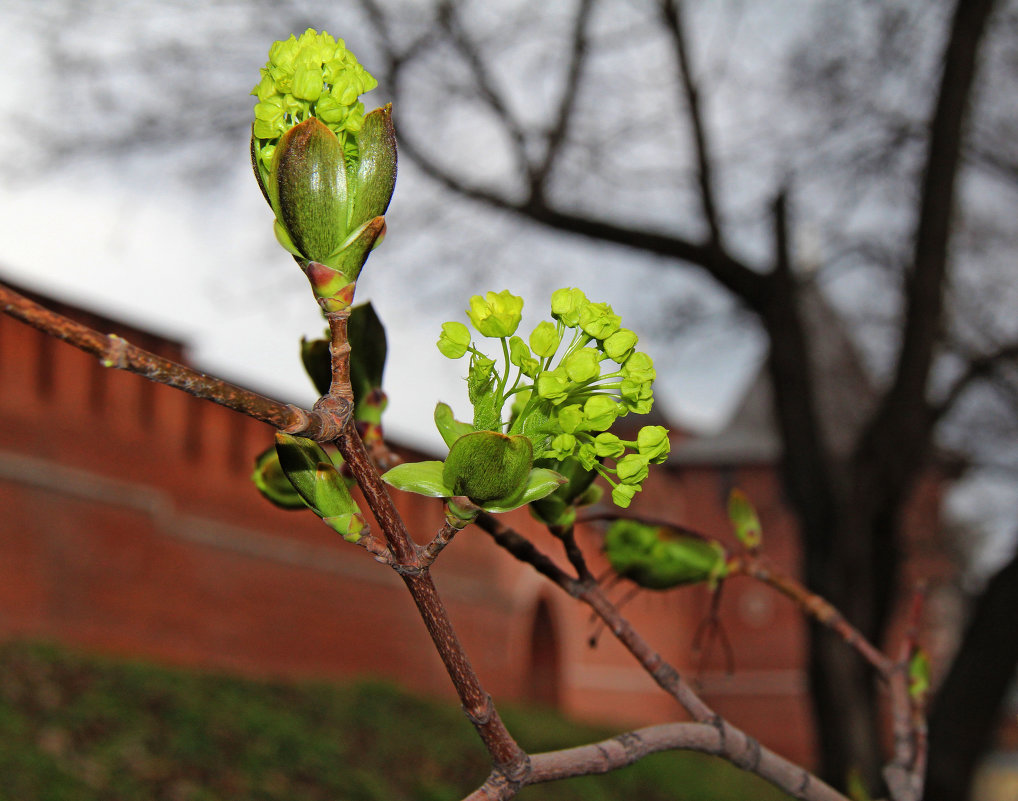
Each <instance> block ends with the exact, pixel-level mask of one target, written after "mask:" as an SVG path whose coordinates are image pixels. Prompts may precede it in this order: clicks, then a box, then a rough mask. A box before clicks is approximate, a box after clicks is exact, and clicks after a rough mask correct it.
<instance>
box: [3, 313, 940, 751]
mask: <svg viewBox="0 0 1018 801" xmlns="http://www.w3.org/2000/svg"><path fill="white" fill-rule="evenodd" d="M47 305H49V306H50V307H53V306H54V305H55V304H53V303H51V302H47ZM58 310H60V311H64V312H65V313H68V312H69V313H72V314H74V315H75V316H76V317H78V318H79V319H81V318H82V317H84V318H85V319H84V321H85V322H87V323H89V324H90V325H92V326H94V327H97V328H99V329H100V330H103V331H107V332H115V333H117V334H119V335H120V336H123V337H124V338H126V339H128V340H129V341H131V342H132V343H134V344H138V345H141V346H142V347H145V348H147V349H149V350H154V351H156V352H158V353H160V354H161V355H164V356H168V357H169V358H176V359H180V358H182V356H183V349H182V347H181V346H180V344H179V343H175V342H172V341H168V340H165V339H161V338H159V337H155V336H153V335H151V334H148V333H146V332H144V331H140V330H137V329H133V328H130V327H129V326H124V325H122V324H119V323H117V322H116V321H112V320H107V319H104V318H101V317H97V316H95V315H89V314H87V313H83V312H80V310H74V309H72V308H70V307H63V308H60V309H58ZM0 420H2V421H3V425H2V426H0V636H2V637H13V636H30V637H43V638H51V639H56V640H59V641H62V642H67V643H71V644H75V645H79V646H85V647H87V648H93V649H99V650H103V651H107V652H115V653H120V654H130V655H141V656H145V657H150V658H156V659H159V660H162V661H165V662H168V663H173V664H182V665H192V666H199V667H203V668H215V669H228V670H234V671H239V672H243V673H246V674H252V675H285V676H316V677H348V676H352V675H373V676H379V675H380V676H387V677H389V678H393V679H396V680H398V681H400V682H402V683H404V684H405V685H406V686H408V687H410V688H412V689H414V690H417V691H422V692H425V693H428V694H436V695H443V696H451V695H452V690H451V687H450V685H449V681H448V678H447V677H446V675H445V673H444V670H443V668H442V666H441V664H440V662H439V660H438V658H437V656H436V655H435V654H434V651H433V649H432V648H431V646H430V643H429V642H428V639H427V635H426V633H425V631H424V628H423V626H422V625H421V623H420V620H419V618H418V617H417V615H416V612H415V610H414V608H413V604H412V602H411V601H410V598H409V596H408V594H407V593H406V592H405V590H404V588H403V587H402V585H401V582H400V580H399V579H398V577H397V576H395V574H393V573H392V571H390V570H388V569H386V568H384V567H382V566H380V565H378V564H376V563H375V562H374V561H373V560H372V559H371V558H370V557H369V556H368V555H367V554H366V553H364V552H363V551H362V550H361V549H359V548H357V547H355V546H352V545H349V544H347V543H344V542H343V541H342V540H340V539H339V538H338V537H337V536H336V535H335V534H334V533H333V532H332V531H330V530H329V529H328V528H326V527H325V526H324V525H322V524H321V523H320V522H319V521H318V520H317V519H316V518H315V517H314V516H313V515H311V514H310V513H290V512H284V511H282V510H278V509H276V508H274V507H272V506H270V505H269V504H268V503H266V502H264V501H263V500H262V499H261V498H260V497H258V495H257V493H256V492H255V490H254V489H253V487H252V486H251V484H250V482H249V480H248V474H249V472H250V469H251V465H252V462H253V459H254V456H255V455H256V454H257V453H258V452H260V451H261V450H263V449H264V448H265V447H266V446H267V445H268V444H269V443H270V442H271V433H272V432H271V430H270V429H268V428H267V427H266V426H264V425H262V424H260V423H257V422H254V421H251V420H250V419H248V418H244V417H242V416H240V415H236V414H234V413H232V412H229V411H228V410H226V409H223V408H221V407H218V406H215V405H214V404H211V403H208V402H205V401H198V400H195V399H193V398H190V397H189V396H186V395H184V394H183V393H180V392H177V391H173V390H170V389H167V388H166V387H162V386H158V385H155V384H152V383H150V382H147V381H145V380H143V379H141V378H138V377H136V376H133V375H128V374H125V373H122V372H120V371H116V370H110V369H106V368H103V367H101V366H100V365H99V364H98V362H97V361H96V360H95V359H93V358H92V357H89V356H87V355H85V354H83V353H81V352H79V351H76V350H74V349H73V348H71V347H69V346H66V345H64V344H62V343H59V342H56V341H54V340H52V339H50V338H48V337H45V336H43V335H41V334H39V333H37V332H35V331H34V330H32V329H30V328H28V327H26V326H23V325H21V324H19V323H17V322H15V321H13V320H11V319H10V318H7V317H4V316H0ZM734 485H738V486H740V487H742V488H743V489H744V490H745V491H746V492H747V493H748V494H749V495H750V497H752V498H753V499H754V502H755V503H756V504H757V505H758V509H759V511H760V513H761V516H762V519H763V524H764V530H765V532H766V537H767V542H766V549H767V553H768V555H769V557H770V558H771V559H772V560H773V561H774V562H775V563H777V564H778V565H780V566H781V567H783V568H784V569H787V570H793V571H794V570H795V567H796V564H797V560H798V557H799V555H798V551H797V549H796V547H795V542H796V538H795V532H794V526H793V524H792V521H791V520H790V518H789V516H788V514H787V512H786V511H785V510H784V508H783V507H782V506H781V504H780V502H779V500H778V499H779V498H780V492H779V488H778V485H777V479H776V476H775V473H774V471H773V469H772V468H771V467H770V466H768V465H749V466H742V467H739V468H738V469H731V470H722V469H719V468H718V467H717V466H713V465H704V466H686V467H683V468H681V469H675V470H659V471H656V473H655V472H652V477H651V479H650V480H649V481H648V483H647V485H646V489H645V491H644V492H643V493H642V494H641V495H640V496H639V498H638V506H637V507H636V508H637V509H638V510H639V511H641V512H642V513H644V514H647V515H649V516H653V517H657V518H664V519H670V520H673V521H674V522H678V523H682V524H685V525H687V526H690V527H692V528H695V529H698V530H701V531H704V532H707V533H711V534H718V533H726V532H727V531H728V524H727V521H726V518H725V514H724V498H725V496H726V495H727V492H728V489H729V488H730V487H731V486H734ZM937 501H938V493H937V491H935V490H934V489H929V490H928V491H926V492H925V494H924V495H923V496H922V501H921V502H920V503H917V504H916V509H915V510H914V511H913V515H914V516H915V517H916V519H915V521H914V522H913V527H914V529H915V530H927V531H928V530H932V529H935V528H936V526H935V524H936V514H937V509H938V504H937ZM397 502H398V505H399V508H400V511H401V513H402V514H403V515H404V517H405V519H406V520H407V521H408V523H409V525H410V528H411V530H412V531H414V532H415V533H416V536H418V538H419V539H421V540H424V539H426V538H427V537H429V536H430V534H431V532H434V531H435V530H436V529H437V528H438V527H439V526H440V524H441V520H442V513H441V505H440V504H439V503H438V502H435V501H433V500H431V499H424V498H420V497H418V496H412V495H406V494H400V493H397ZM509 520H510V522H511V524H512V525H514V526H516V527H518V528H519V529H520V530H523V531H525V532H526V533H527V534H528V535H529V536H530V537H532V539H533V540H534V541H535V542H536V543H537V544H538V545H539V546H540V547H541V548H542V549H543V550H545V551H546V552H547V553H550V554H553V555H554V556H555V557H556V558H560V554H559V547H558V543H557V542H555V541H553V540H552V538H551V537H550V536H549V535H548V534H547V532H542V531H541V530H540V529H539V528H538V527H537V526H535V525H533V524H532V522H531V520H530V518H529V516H528V515H527V514H526V512H517V513H514V514H513V515H510V516H509ZM579 536H580V540H581V542H582V543H583V544H584V545H585V547H586V549H587V551H588V553H589V554H591V560H592V568H593V570H594V571H595V573H596V574H600V573H602V572H604V570H605V568H606V564H605V563H604V561H603V559H601V557H600V555H599V554H598V553H597V551H598V540H599V533H598V531H596V530H594V529H592V528H591V529H584V530H581V532H580V534H579ZM927 557H928V558H927ZM927 557H924V558H927V562H926V564H925V568H924V569H929V568H930V566H931V565H936V564H938V562H937V559H938V558H939V557H937V552H936V551H930V553H929V554H927ZM942 561H943V560H941V562H942ZM434 574H435V580H436V584H437V585H438V587H439V590H440V592H441V593H442V595H443V598H444V599H445V601H446V603H447V605H448V607H449V612H450V615H451V617H452V619H453V622H454V624H455V626H456V628H457V631H458V633H459V635H460V637H461V639H462V641H463V643H464V646H465V647H466V650H467V652H468V653H469V655H470V658H471V660H472V662H473V663H474V666H475V668H476V669H477V670H478V672H479V674H480V675H481V678H482V680H483V681H484V683H485V685H486V686H487V688H488V689H489V690H490V691H491V692H492V694H493V695H494V696H495V697H496V698H513V699H529V700H532V701H536V702H546V703H547V702H555V703H557V704H558V705H559V706H560V707H561V708H562V709H564V710H565V711H567V712H570V713H573V714H575V715H577V716H580V717H584V718H588V719H593V720H601V721H605V722H610V723H613V724H622V725H630V724H633V725H641V724H648V723H656V722H663V721H666V720H671V719H676V718H682V717H683V714H682V713H681V710H680V709H679V708H678V705H677V704H676V703H675V702H673V701H671V700H670V699H669V698H667V697H665V696H664V695H663V694H662V693H660V691H658V690H657V688H656V687H655V686H654V684H653V682H652V681H651V679H650V678H649V677H648V676H647V675H646V674H645V673H643V672H642V671H641V670H640V669H639V668H638V667H637V666H636V665H635V663H634V661H633V659H632V658H631V657H630V656H629V654H628V653H627V652H625V650H624V649H623V648H622V647H621V646H620V645H618V644H617V643H616V642H615V641H614V639H613V638H612V637H610V636H609V635H606V634H604V633H603V632H600V633H599V631H598V629H597V627H596V626H595V625H594V624H593V623H592V622H591V620H590V616H589V613H588V612H585V611H584V609H583V608H581V607H579V606H577V605H576V604H574V603H572V602H571V601H570V599H568V598H567V597H565V596H564V595H563V594H562V593H561V592H558V591H557V590H555V588H553V587H551V586H549V585H547V583H546V582H544V581H543V580H542V579H541V578H540V577H539V576H538V575H537V574H536V573H535V572H534V571H533V570H531V569H530V568H528V567H525V566H522V565H519V564H518V563H516V562H515V561H514V560H512V559H511V558H510V557H508V556H506V555H504V554H503V553H502V552H501V551H500V550H499V549H498V548H497V547H495V546H494V545H493V543H492V542H491V541H490V540H489V539H488V538H487V537H486V536H485V535H483V534H482V533H480V532H478V531H476V530H472V529H468V530H466V531H464V532H463V533H461V534H460V535H459V536H458V537H457V539H456V541H455V542H454V543H453V545H452V546H450V547H449V548H448V549H447V550H446V551H445V552H444V553H443V554H442V557H441V558H440V560H439V562H438V563H437V565H436V567H435V570H434ZM626 592H627V590H626V588H625V587H623V586H621V585H620V586H616V587H614V588H613V589H612V590H611V595H612V597H614V598H619V599H620V598H622V597H623V596H624V595H626ZM709 609H710V597H709V594H708V593H707V592H706V590H705V589H704V588H689V589H683V590H677V591H673V592H669V593H652V592H644V593H641V594H639V595H638V596H636V597H635V598H633V599H631V600H630V601H628V603H627V604H626V606H625V607H624V613H625V615H626V616H627V617H629V618H630V620H631V621H632V622H633V624H634V625H635V626H636V628H637V630H639V631H641V633H643V634H644V635H645V636H646V638H647V639H648V640H649V641H650V643H651V645H652V646H653V647H655V648H656V649H658V650H659V651H660V652H661V654H662V655H663V656H664V657H665V658H667V659H669V660H670V661H672V663H673V664H675V665H676V666H677V667H678V668H679V669H680V670H681V671H683V673H684V674H685V675H687V676H689V677H690V678H691V679H693V680H695V681H698V682H699V683H700V684H701V685H702V686H703V688H704V692H705V694H706V697H707V699H708V700H709V702H710V703H712V704H713V705H715V706H716V707H717V709H718V711H720V712H721V713H722V714H724V715H726V716H728V717H730V718H731V719H732V720H733V721H734V722H735V723H737V724H739V725H743V726H744V727H745V728H747V729H748V730H749V731H750V732H752V733H755V734H757V735H759V737H760V739H761V740H762V741H763V742H764V743H765V744H767V745H768V746H769V747H772V748H774V749H776V750H778V751H779V752H781V753H783V754H786V755H788V756H790V757H792V758H795V759H807V760H808V759H810V758H811V755H812V750H811V746H810V735H809V715H808V707H807V703H806V696H805V679H804V675H803V669H802V665H803V655H804V627H803V624H802V621H801V618H800V616H799V614H798V612H797V611H796V610H795V609H794V607H793V606H792V604H791V603H790V602H788V601H786V600H784V599H783V598H780V597H778V596H776V595H774V594H773V593H770V592H769V591H767V590H766V589H764V588H761V587H758V586H755V585H754V584H752V583H750V582H748V581H745V580H743V581H731V582H728V585H726V586H725V588H724V590H723V593H722V597H721V603H720V614H721V621H722V624H723V627H724V630H725V632H726V633H727V636H728V638H729V640H730V641H731V643H732V645H733V647H734V664H735V672H734V673H729V672H728V670H727V665H726V660H725V659H724V652H723V649H722V648H721V646H720V645H719V644H718V643H717V642H715V643H714V644H713V647H711V648H709V649H705V652H704V654H702V655H701V654H697V653H694V649H693V647H692V646H693V640H694V636H695V634H696V632H697V630H698V628H699V627H700V625H701V623H702V621H703V620H704V619H705V618H706V617H707V615H708V612H709ZM598 635H599V636H598ZM591 637H595V638H596V640H597V645H596V647H594V648H591V647H590V645H589V641H590V639H591ZM775 721H780V725H778V726H776V725H774V724H775Z"/></svg>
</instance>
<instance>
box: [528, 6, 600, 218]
mask: <svg viewBox="0 0 1018 801" xmlns="http://www.w3.org/2000/svg"><path fill="white" fill-rule="evenodd" d="M593 7H594V1H593V0H580V2H579V5H578V7H577V9H576V16H575V17H574V18H573V36H572V45H571V47H570V49H569V52H570V56H569V68H568V71H567V73H566V81H565V84H564V85H563V87H562V94H561V96H560V97H559V105H558V110H557V112H556V114H555V121H554V122H553V123H552V125H551V127H550V128H549V130H548V142H547V146H546V148H545V151H544V158H542V159H541V163H540V164H539V165H538V166H537V167H536V168H535V170H534V172H533V177H532V181H531V187H530V192H531V197H532V198H533V199H534V201H535V202H538V203H543V202H544V194H545V190H546V188H547V186H548V180H549V178H550V177H551V173H552V169H553V167H554V164H555V161H556V159H557V158H558V155H559V152H560V151H561V149H562V145H563V144H564V143H565V141H566V137H567V135H568V133H569V128H570V125H571V124H572V121H573V111H574V110H575V108H576V98H577V96H578V95H579V87H580V80H581V78H582V76H583V69H584V67H585V65H586V63H587V54H588V52H589V50H588V47H587V22H588V20H589V19H590V16H591V12H592V10H593Z"/></svg>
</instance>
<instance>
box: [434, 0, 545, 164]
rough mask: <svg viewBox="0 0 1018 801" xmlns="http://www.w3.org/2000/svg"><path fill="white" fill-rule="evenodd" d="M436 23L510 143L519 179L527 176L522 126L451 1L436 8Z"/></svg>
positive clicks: (445, 1)
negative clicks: (461, 58) (459, 56)
mask: <svg viewBox="0 0 1018 801" xmlns="http://www.w3.org/2000/svg"><path fill="white" fill-rule="evenodd" d="M438 19H439V24H440V25H441V26H442V29H443V30H445V32H446V33H447V34H448V36H449V39H450V40H451V41H452V43H453V45H455V47H456V49H457V50H458V51H459V52H460V54H461V55H462V56H463V58H464V59H465V60H466V62H467V66H469V68H470V72H471V73H472V74H473V76H474V81H475V82H476V86H477V90H478V92H479V93H480V96H481V99H482V100H483V101H484V103H485V105H487V106H488V108H490V109H491V110H492V111H493V112H495V114H496V116H497V117H498V119H499V121H500V122H501V123H502V125H503V126H504V127H505V130H506V133H507V134H508V135H509V140H510V141H511V142H512V143H513V155H514V157H515V159H516V166H517V168H518V169H519V171H520V173H521V174H523V175H531V173H532V169H533V168H532V166H531V164H530V160H529V158H528V157H527V138H526V133H525V132H524V130H523V126H522V125H521V124H520V122H519V120H517V119H516V116H515V115H514V114H513V112H512V110H511V109H510V108H509V105H508V103H506V101H505V100H504V99H503V98H502V95H501V93H500V92H499V90H498V88H497V87H496V86H495V81H494V78H492V76H491V74H490V72H489V71H488V66H487V65H486V64H485V63H484V61H483V60H482V59H481V56H480V53H478V51H477V46H476V45H475V44H474V42H472V41H471V40H470V38H469V37H468V36H467V32H466V31H465V30H464V29H463V26H462V25H461V24H460V21H459V18H458V16H457V13H456V4H455V2H453V0H442V2H441V3H440V4H439V6H438Z"/></svg>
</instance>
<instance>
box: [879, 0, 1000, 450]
mask: <svg viewBox="0 0 1018 801" xmlns="http://www.w3.org/2000/svg"><path fill="white" fill-rule="evenodd" d="M993 6H994V0H972V1H971V2H969V1H968V0H960V1H959V2H958V4H957V6H956V9H955V14H954V19H953V21H952V25H951V31H950V37H949V40H948V43H947V48H946V51H945V53H944V68H943V74H942V75H941V80H940V89H939V92H938V95H937V102H936V108H935V110H934V113H933V116H932V118H931V120H930V124H929V146H928V151H927V155H926V165H925V168H924V171H923V178H922V186H921V190H920V205H919V218H918V222H917V225H916V233H915V246H914V252H913V259H912V269H911V271H910V273H909V275H908V277H907V281H906V314H905V324H904V330H903V335H902V344H901V349H900V351H899V354H898V363H897V367H896V369H895V376H894V383H893V385H892V387H891V389H890V390H889V392H888V393H887V395H886V396H885V398H884V403H883V404H882V406H881V409H880V411H879V412H878V415H877V417H876V418H875V420H874V424H873V426H872V427H871V429H870V431H869V432H868V434H869V439H870V441H871V442H874V443H875V442H877V441H883V442H884V443H885V444H886V446H887V447H890V448H892V449H894V450H896V451H898V452H899V453H901V452H903V451H909V450H917V449H916V448H915V445H916V443H915V442H913V441H907V442H902V441H901V440H902V438H908V439H909V440H915V439H916V438H917V437H924V436H925V433H924V431H923V430H922V427H921V426H919V427H917V426H916V425H914V424H910V421H909V420H908V419H905V418H907V417H910V416H912V411H911V410H912V409H914V408H915V406H916V403H917V402H919V403H920V404H921V403H922V400H923V398H925V396H926V391H927V382H928V379H929V373H930V368H931V365H932V362H933V355H934V347H935V344H936V342H937V340H938V335H939V333H940V328H941V325H942V318H943V305H944V290H945V284H946V280H945V277H946V271H947V261H948V243H949V236H950V230H951V220H952V217H953V212H954V204H955V186H956V181H957V173H958V165H959V164H960V162H961V151H962V141H963V132H964V125H965V121H966V118H967V116H968V110H969V106H970V104H971V103H970V96H971V92H972V86H973V83H974V81H975V75H976V66H977V64H976V62H977V59H976V56H977V53H978V52H979V45H980V42H981V40H982V38H983V34H984V32H985V30H986V22H987V20H988V19H989V17H990V15H991V13H992V12H993Z"/></svg>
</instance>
